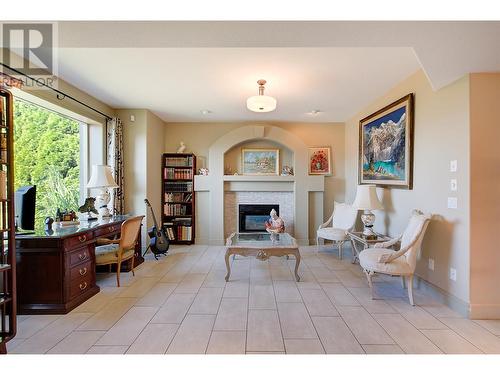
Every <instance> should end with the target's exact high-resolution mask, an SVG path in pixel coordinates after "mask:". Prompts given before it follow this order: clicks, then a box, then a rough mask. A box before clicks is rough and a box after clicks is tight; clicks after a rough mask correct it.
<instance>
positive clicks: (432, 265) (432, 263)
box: [429, 258, 434, 271]
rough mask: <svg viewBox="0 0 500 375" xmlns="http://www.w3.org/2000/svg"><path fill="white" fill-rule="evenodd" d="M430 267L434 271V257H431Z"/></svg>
mask: <svg viewBox="0 0 500 375" xmlns="http://www.w3.org/2000/svg"><path fill="white" fill-rule="evenodd" d="M429 269H430V270H431V271H434V259H432V258H429Z"/></svg>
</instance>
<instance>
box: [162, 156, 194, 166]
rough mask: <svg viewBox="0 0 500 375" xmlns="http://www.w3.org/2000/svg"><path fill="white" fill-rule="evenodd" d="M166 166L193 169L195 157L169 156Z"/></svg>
mask: <svg viewBox="0 0 500 375" xmlns="http://www.w3.org/2000/svg"><path fill="white" fill-rule="evenodd" d="M165 165H166V166H167V167H192V166H193V157H192V156H191V155H189V156H188V155H186V156H180V157H179V156H167V157H165Z"/></svg>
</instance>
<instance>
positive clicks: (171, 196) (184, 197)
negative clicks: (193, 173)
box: [165, 193, 193, 203]
mask: <svg viewBox="0 0 500 375" xmlns="http://www.w3.org/2000/svg"><path fill="white" fill-rule="evenodd" d="M192 196H193V194H192V193H165V203H178V202H184V203H191V198H192Z"/></svg>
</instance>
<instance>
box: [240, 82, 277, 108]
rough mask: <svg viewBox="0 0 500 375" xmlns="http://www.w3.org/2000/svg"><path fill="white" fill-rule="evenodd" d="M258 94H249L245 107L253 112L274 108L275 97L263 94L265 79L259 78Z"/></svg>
mask: <svg viewBox="0 0 500 375" xmlns="http://www.w3.org/2000/svg"><path fill="white" fill-rule="evenodd" d="M257 83H258V84H259V95H256V96H251V97H249V98H248V99H247V108H248V109H249V110H250V111H253V112H271V111H274V110H275V109H276V103H277V102H276V99H274V98H273V97H272V96H267V95H264V85H265V84H266V80H264V79H259V80H258V81H257Z"/></svg>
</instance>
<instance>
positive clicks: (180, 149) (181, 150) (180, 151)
mask: <svg viewBox="0 0 500 375" xmlns="http://www.w3.org/2000/svg"><path fill="white" fill-rule="evenodd" d="M185 150H186V145H185V144H184V142H183V141H181V143H180V146H179V148H178V149H177V153H178V154H182V153H183V152H184V151H185Z"/></svg>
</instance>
